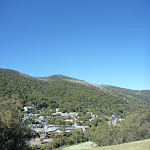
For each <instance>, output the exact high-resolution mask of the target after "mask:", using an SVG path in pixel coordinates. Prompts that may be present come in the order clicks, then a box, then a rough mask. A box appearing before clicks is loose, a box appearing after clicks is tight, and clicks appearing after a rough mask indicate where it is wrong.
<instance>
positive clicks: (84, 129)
mask: <svg viewBox="0 0 150 150" xmlns="http://www.w3.org/2000/svg"><path fill="white" fill-rule="evenodd" d="M75 128H76V129H78V130H81V131H83V132H85V131H86V130H88V129H89V128H90V127H89V126H75Z"/></svg>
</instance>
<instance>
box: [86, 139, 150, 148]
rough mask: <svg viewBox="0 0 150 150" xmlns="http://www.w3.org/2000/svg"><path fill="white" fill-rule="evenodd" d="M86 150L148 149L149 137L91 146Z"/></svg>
mask: <svg viewBox="0 0 150 150" xmlns="http://www.w3.org/2000/svg"><path fill="white" fill-rule="evenodd" d="M88 150H150V139H148V140H143V141H137V142H132V143H126V144H120V145H113V146H104V147H99V148H91V149H88Z"/></svg>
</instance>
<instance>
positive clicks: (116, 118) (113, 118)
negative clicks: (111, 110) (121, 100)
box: [107, 114, 125, 125]
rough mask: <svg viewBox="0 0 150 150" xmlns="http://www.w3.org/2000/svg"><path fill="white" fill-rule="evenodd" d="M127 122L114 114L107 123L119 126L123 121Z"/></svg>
mask: <svg viewBox="0 0 150 150" xmlns="http://www.w3.org/2000/svg"><path fill="white" fill-rule="evenodd" d="M123 120H125V119H124V118H118V117H116V116H115V115H114V114H112V115H111V117H110V118H109V121H107V123H108V124H109V125H110V124H113V125H116V124H119V123H120V122H121V121H123Z"/></svg>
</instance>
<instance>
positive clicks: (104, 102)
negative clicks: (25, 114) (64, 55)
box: [0, 69, 150, 116]
mask: <svg viewBox="0 0 150 150" xmlns="http://www.w3.org/2000/svg"><path fill="white" fill-rule="evenodd" d="M149 93H150V91H149V90H147V91H134V90H129V89H123V88H118V87H113V86H106V85H96V84H92V83H88V82H86V81H83V80H78V79H74V78H70V77H66V76H63V75H53V76H49V77H32V76H29V75H26V74H23V73H20V72H17V71H14V70H9V69H0V100H5V99H12V98H15V99H19V100H21V102H22V104H23V105H28V104H32V105H34V106H35V107H38V108H43V107H45V108H47V107H48V108H51V109H53V108H57V107H59V108H61V110H62V111H78V112H79V111H80V112H85V111H93V112H95V113H97V114H105V115H109V116H110V115H111V114H112V113H113V114H116V115H120V116H125V115H127V114H128V113H129V112H133V111H135V110H138V109H147V108H150V96H149ZM131 104H132V105H131Z"/></svg>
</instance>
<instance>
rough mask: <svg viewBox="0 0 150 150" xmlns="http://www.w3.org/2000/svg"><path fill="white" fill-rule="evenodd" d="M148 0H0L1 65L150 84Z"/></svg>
mask: <svg viewBox="0 0 150 150" xmlns="http://www.w3.org/2000/svg"><path fill="white" fill-rule="evenodd" d="M149 7H150V1H149V0H125V1H121V0H94V1H93V0H44V1H41V0H13V1H12V0H1V1H0V68H8V69H13V70H17V71H19V72H22V73H25V74H28V75H31V76H38V77H41V76H42V77H43V76H50V75H54V74H62V75H66V76H69V77H73V78H77V79H81V80H85V81H88V82H91V83H96V84H106V85H113V86H119V87H124V88H129V89H135V90H142V89H143V90H146V89H149V90H150V9H149Z"/></svg>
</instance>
